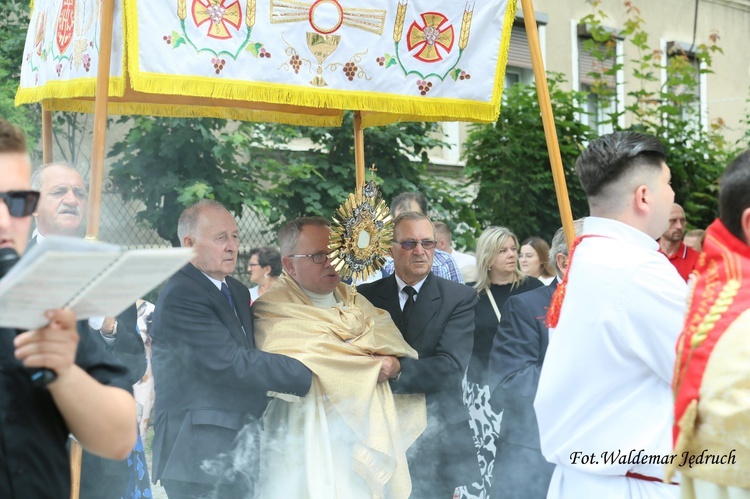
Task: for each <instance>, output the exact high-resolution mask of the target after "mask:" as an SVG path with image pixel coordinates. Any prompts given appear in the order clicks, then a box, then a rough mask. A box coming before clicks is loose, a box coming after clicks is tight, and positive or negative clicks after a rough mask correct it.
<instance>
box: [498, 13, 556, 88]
mask: <svg viewBox="0 0 750 499" xmlns="http://www.w3.org/2000/svg"><path fill="white" fill-rule="evenodd" d="M536 24H537V28H538V30H539V44H540V45H541V47H542V59H544V48H545V47H544V46H545V43H544V42H545V34H546V33H545V25H546V24H547V15H546V14H541V13H537V14H536ZM533 82H534V70H533V67H532V64H531V51H530V50H529V39H528V38H527V36H526V27H525V26H524V21H523V15H522V14H519V17H516V19H515V22H514V23H513V30H512V31H511V34H510V47H509V49H508V66H507V68H506V69H505V83H504V87H503V88H508V87H510V86H512V85H515V84H516V83H522V84H529V83H533Z"/></svg>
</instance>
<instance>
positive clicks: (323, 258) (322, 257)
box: [288, 253, 328, 264]
mask: <svg viewBox="0 0 750 499" xmlns="http://www.w3.org/2000/svg"><path fill="white" fill-rule="evenodd" d="M288 256H289V258H311V259H312V261H313V263H317V264H321V263H326V262H327V261H328V253H315V254H314V255H288Z"/></svg>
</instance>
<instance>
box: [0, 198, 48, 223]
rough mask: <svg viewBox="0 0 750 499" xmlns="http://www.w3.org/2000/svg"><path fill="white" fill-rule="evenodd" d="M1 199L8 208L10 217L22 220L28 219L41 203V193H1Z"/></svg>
mask: <svg viewBox="0 0 750 499" xmlns="http://www.w3.org/2000/svg"><path fill="white" fill-rule="evenodd" d="M0 198H2V200H3V201H4V202H5V206H7V207H8V212H9V213H10V216H12V217H16V218H21V217H28V216H29V215H31V214H32V213H34V210H36V205H37V203H38V202H39V191H8V192H0Z"/></svg>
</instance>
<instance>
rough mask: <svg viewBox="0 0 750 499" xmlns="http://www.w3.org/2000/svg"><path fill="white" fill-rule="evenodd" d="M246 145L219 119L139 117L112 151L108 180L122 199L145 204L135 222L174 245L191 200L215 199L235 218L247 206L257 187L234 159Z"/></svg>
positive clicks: (177, 240) (241, 165) (244, 166)
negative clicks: (109, 179) (153, 230)
mask: <svg viewBox="0 0 750 499" xmlns="http://www.w3.org/2000/svg"><path fill="white" fill-rule="evenodd" d="M123 119H125V118H123ZM246 143H247V138H246V137H245V136H243V135H241V134H236V133H234V132H232V131H230V130H228V129H227V123H226V121H224V120H216V119H209V118H203V119H192V120H189V119H176V118H150V117H143V116H140V117H136V118H134V119H133V127H132V128H131V130H130V132H129V133H128V134H127V135H126V136H125V138H124V139H123V140H121V141H119V142H117V143H116V144H114V146H113V147H112V149H111V151H110V153H109V156H110V157H115V158H117V159H116V160H115V161H114V163H113V164H112V169H111V172H110V175H111V177H112V180H113V182H114V184H115V186H116V188H117V190H118V191H119V193H120V194H121V196H122V197H123V199H124V200H126V201H130V200H140V201H142V202H143V204H144V205H145V208H144V209H143V210H141V211H140V212H138V215H137V220H138V221H139V222H141V223H144V224H145V225H146V226H147V227H151V228H153V229H155V230H156V232H157V233H158V234H159V236H161V237H162V238H164V239H166V240H167V241H169V242H170V243H171V244H172V245H173V246H179V244H180V241H179V239H178V237H177V220H178V218H179V216H180V213H181V212H182V210H183V209H184V208H185V207H187V206H189V205H191V204H193V203H195V202H196V201H199V200H201V199H204V198H208V199H216V200H217V201H219V202H221V203H222V204H224V205H225V206H226V207H227V208H228V209H229V210H231V211H232V212H234V213H235V214H236V215H238V216H239V215H241V214H242V213H243V210H244V209H245V208H246V207H252V206H253V202H252V200H253V199H254V198H255V196H256V194H257V191H258V190H260V186H258V184H257V182H255V179H254V178H253V176H252V173H253V170H252V169H249V168H247V166H246V165H245V163H244V162H241V161H240V158H239V156H238V154H237V151H241V150H243V147H245V146H246Z"/></svg>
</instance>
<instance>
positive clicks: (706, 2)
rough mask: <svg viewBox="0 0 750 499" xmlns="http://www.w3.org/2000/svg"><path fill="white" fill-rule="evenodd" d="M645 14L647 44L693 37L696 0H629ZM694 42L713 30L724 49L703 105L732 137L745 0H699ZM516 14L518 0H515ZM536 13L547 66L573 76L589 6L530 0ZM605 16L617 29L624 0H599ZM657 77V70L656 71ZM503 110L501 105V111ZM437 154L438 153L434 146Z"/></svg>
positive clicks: (749, 9)
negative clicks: (577, 31)
mask: <svg viewBox="0 0 750 499" xmlns="http://www.w3.org/2000/svg"><path fill="white" fill-rule="evenodd" d="M632 2H633V5H635V6H636V7H638V8H639V9H640V11H641V16H642V17H643V19H644V20H645V30H646V31H647V32H648V33H649V45H650V46H651V47H652V48H660V47H661V46H662V44H663V43H666V42H667V41H679V42H684V43H687V44H688V45H689V44H690V43H691V42H692V39H693V19H694V13H695V11H694V9H695V0H632ZM699 2H700V3H699V7H698V24H697V31H696V45H699V44H701V43H708V41H709V35H710V34H711V33H712V32H717V33H718V35H719V40H718V45H719V46H720V47H721V48H722V49H723V51H724V53H723V54H720V53H716V54H715V56H714V60H713V63H712V70H713V71H714V73H713V74H708V75H707V76H706V94H707V95H706V102H705V104H706V107H707V114H708V116H707V117H708V122H709V123H710V122H714V121H716V120H718V119H719V118H720V119H721V120H723V121H724V123H725V124H726V128H725V137H726V138H727V140H729V141H732V142H734V141H736V140H738V139H739V138H740V137H741V136H742V133H743V132H744V128H743V125H742V124H741V122H740V120H742V119H743V118H744V117H745V116H746V113H747V112H749V110H748V103H747V102H746V100H747V99H748V97H750V0H699ZM518 5H519V7H518V9H519V14H520V11H521V2H520V0H518ZM534 9H535V11H536V13H537V18H539V17H540V16H539V15H540V14H542V15H543V16H545V17H546V21H547V23H546V25H545V26H544V27H543V28H542V29H543V30H544V46H543V48H542V50H543V52H545V61H546V68H547V70H548V71H555V72H560V73H563V74H565V75H566V79H568V80H569V88H570V80H571V78H572V72H573V64H574V60H573V55H572V54H573V50H572V44H573V41H574V40H575V35H574V31H573V30H574V25H575V24H577V23H578V21H579V20H580V19H581V18H583V17H584V16H586V15H588V14H590V13H591V12H592V7H591V5H590V4H588V3H587V2H586V0H534ZM600 9H601V10H602V11H604V12H605V13H606V14H607V16H608V19H607V20H606V21H605V23H604V24H605V25H606V26H608V27H611V28H615V29H622V28H623V25H624V22H625V20H626V19H627V16H626V13H625V1H624V0H604V1H603V2H602V4H601V5H600ZM623 49H624V63H625V70H624V77H625V92H626V93H627V92H628V91H629V90H631V89H635V85H636V84H639V83H638V82H637V81H632V80H633V79H632V77H631V76H630V75H631V74H632V66H633V63H631V62H630V60H631V59H634V58H636V57H637V56H638V54H637V51H636V49H635V48H634V47H633V46H632V45H631V44H630V43H629V42H625V43H624V44H623ZM660 77H661V76H660ZM501 112H502V111H501ZM626 124H628V121H627V120H626ZM466 128H467V125H466V124H462V125H461V133H460V136H461V137H462V139H464V138H465V130H466ZM435 156H436V157H441V154H440V152H439V151H435Z"/></svg>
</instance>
